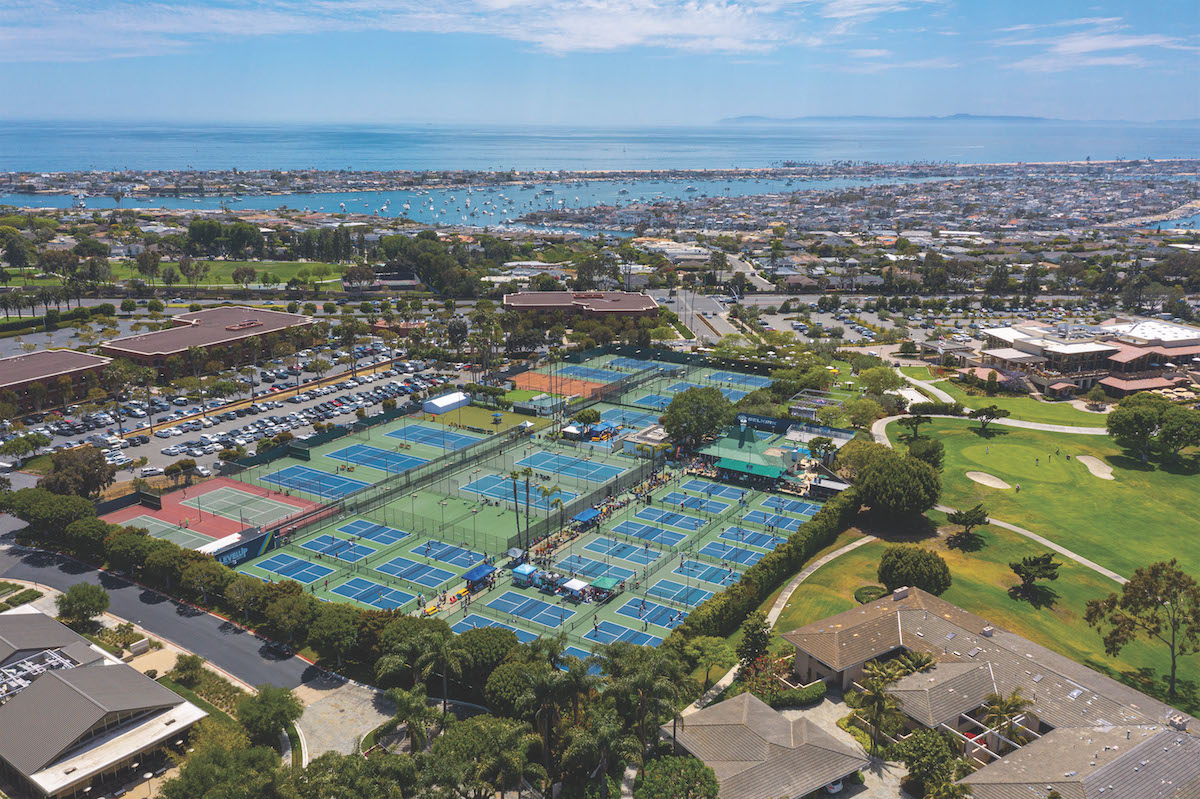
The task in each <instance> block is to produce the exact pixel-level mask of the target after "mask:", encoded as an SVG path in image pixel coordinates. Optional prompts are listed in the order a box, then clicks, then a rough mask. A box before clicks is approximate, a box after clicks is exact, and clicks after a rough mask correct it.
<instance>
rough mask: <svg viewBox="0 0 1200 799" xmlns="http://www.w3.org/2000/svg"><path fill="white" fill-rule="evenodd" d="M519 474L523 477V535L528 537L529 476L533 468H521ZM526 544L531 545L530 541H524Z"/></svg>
mask: <svg viewBox="0 0 1200 799" xmlns="http://www.w3.org/2000/svg"><path fill="white" fill-rule="evenodd" d="M521 476H522V477H524V478H525V537H526V538H529V537H530V534H529V478H531V477H533V469H531V468H529V467H528V466H526V467H525V468H524V469H522V470H521ZM525 544H526V546H533V542H532V541H526V542H525Z"/></svg>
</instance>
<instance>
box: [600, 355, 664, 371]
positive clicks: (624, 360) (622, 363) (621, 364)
mask: <svg viewBox="0 0 1200 799" xmlns="http://www.w3.org/2000/svg"><path fill="white" fill-rule="evenodd" d="M608 365H609V366H615V367H616V368H618V369H632V370H633V371H635V372H640V371H642V370H643V369H649V368H650V367H651V366H662V364H661V363H660V362H658V361H639V360H638V359H637V358H629V357H627V356H624V355H620V356H618V357H616V358H613V359H612V360H611V361H609V362H608Z"/></svg>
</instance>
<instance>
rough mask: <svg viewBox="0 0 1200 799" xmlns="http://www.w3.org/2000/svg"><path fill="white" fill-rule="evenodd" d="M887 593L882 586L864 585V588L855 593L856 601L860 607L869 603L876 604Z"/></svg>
mask: <svg viewBox="0 0 1200 799" xmlns="http://www.w3.org/2000/svg"><path fill="white" fill-rule="evenodd" d="M887 592H888V590H887V589H886V588H884V587H883V586H882V585H864V586H863V587H862V588H858V589H856V590H855V591H854V601H855V602H857V603H858V604H860V605H865V604H867V603H868V602H874V601H875V600H876V599H879V598H880V597H882V596H884V595H885V594H886V593H887Z"/></svg>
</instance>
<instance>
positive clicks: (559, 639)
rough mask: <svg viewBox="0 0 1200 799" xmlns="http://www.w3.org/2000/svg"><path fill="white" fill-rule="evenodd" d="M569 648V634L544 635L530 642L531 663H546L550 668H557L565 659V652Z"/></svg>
mask: <svg viewBox="0 0 1200 799" xmlns="http://www.w3.org/2000/svg"><path fill="white" fill-rule="evenodd" d="M566 648H567V634H566V633H565V632H560V633H559V634H558V635H554V636H549V635H543V636H541V637H540V638H535V639H534V640H532V641H530V642H529V661H530V662H531V663H546V664H549V666H550V668H552V669H557V668H558V667H559V665H560V664H561V663H562V661H563V652H564V651H565V650H566Z"/></svg>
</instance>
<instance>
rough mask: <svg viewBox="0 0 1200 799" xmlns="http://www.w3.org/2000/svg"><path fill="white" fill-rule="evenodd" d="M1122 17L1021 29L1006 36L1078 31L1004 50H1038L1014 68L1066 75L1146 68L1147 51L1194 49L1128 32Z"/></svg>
mask: <svg viewBox="0 0 1200 799" xmlns="http://www.w3.org/2000/svg"><path fill="white" fill-rule="evenodd" d="M1128 27H1129V26H1128V25H1125V24H1124V22H1123V20H1122V19H1121V18H1120V17H1085V18H1081V19H1072V20H1063V21H1060V22H1052V23H1046V24H1040V25H1017V26H1014V27H1011V28H1006V29H1005V32H1010V33H1023V32H1028V31H1034V30H1043V29H1048V28H1056V29H1062V28H1078V29H1079V30H1074V31H1070V32H1066V33H1062V32H1059V31H1057V30H1056V31H1055V32H1054V33H1053V34H1048V35H1045V36H1038V37H1033V38H1009V39H1002V40H1000V41H998V42H996V44H998V45H1001V46H1004V47H1021V48H1036V49H1037V51H1038V52H1035V53H1033V54H1032V55H1028V56H1026V57H1024V58H1021V59H1019V60H1017V61H1015V62H1013V63H1012V64H1011V66H1013V67H1015V68H1016V69H1023V70H1026V71H1029V72H1063V71H1066V70H1071V69H1081V68H1085V67H1113V66H1120V67H1140V66H1144V65H1146V64H1147V63H1149V62H1148V60H1147V58H1146V57H1145V55H1144V54H1143V52H1141V51H1144V50H1147V49H1153V48H1172V49H1191V48H1189V47H1187V46H1186V45H1185V44H1184V43H1183V42H1182V41H1181V40H1180V39H1178V38H1176V37H1174V36H1166V35H1163V34H1157V33H1143V34H1135V33H1129V32H1127V29H1128Z"/></svg>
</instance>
